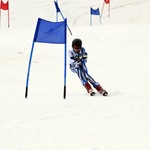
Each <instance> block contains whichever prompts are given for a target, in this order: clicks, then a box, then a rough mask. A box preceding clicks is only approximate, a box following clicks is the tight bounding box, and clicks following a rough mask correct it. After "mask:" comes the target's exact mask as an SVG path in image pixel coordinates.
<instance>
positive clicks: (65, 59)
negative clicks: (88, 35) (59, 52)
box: [63, 19, 67, 99]
mask: <svg viewBox="0 0 150 150" xmlns="http://www.w3.org/2000/svg"><path fill="white" fill-rule="evenodd" d="M66 25H67V19H65V45H64V95H63V97H64V99H66V76H67V67H66V66H67V32H66Z"/></svg>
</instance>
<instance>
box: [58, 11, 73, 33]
mask: <svg viewBox="0 0 150 150" xmlns="http://www.w3.org/2000/svg"><path fill="white" fill-rule="evenodd" d="M60 14H61V16H62V18H63V19H64V20H65V18H64V16H63V14H62V12H61V11H60ZM66 26H67V27H68V30H69V32H70V34H71V35H72V32H71V30H70V28H69V26H68V25H67V24H66Z"/></svg>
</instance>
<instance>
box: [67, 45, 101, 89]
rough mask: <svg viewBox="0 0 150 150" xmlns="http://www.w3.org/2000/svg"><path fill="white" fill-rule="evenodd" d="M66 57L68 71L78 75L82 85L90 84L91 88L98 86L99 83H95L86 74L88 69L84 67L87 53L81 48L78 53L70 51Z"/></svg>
mask: <svg viewBox="0 0 150 150" xmlns="http://www.w3.org/2000/svg"><path fill="white" fill-rule="evenodd" d="M68 55H69V65H70V69H71V71H72V72H74V73H76V74H77V75H78V77H79V79H80V80H81V82H82V84H83V85H85V84H86V83H87V82H90V83H91V84H92V85H93V87H97V86H99V83H98V82H96V81H95V80H94V79H93V78H92V77H91V76H90V75H89V73H88V69H87V66H86V62H87V53H86V51H85V48H83V47H82V48H81V49H80V51H79V52H75V51H74V50H73V49H71V50H70V51H69V53H68Z"/></svg>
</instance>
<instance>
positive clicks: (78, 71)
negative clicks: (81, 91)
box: [72, 68, 94, 95]
mask: <svg viewBox="0 0 150 150" xmlns="http://www.w3.org/2000/svg"><path fill="white" fill-rule="evenodd" d="M72 71H73V72H74V73H76V74H77V75H78V77H79V79H80V81H81V82H82V85H83V86H84V87H85V88H86V90H87V92H88V93H89V94H91V95H92V94H94V93H92V92H93V89H92V87H91V85H90V84H89V83H88V81H87V79H86V76H85V74H84V72H83V71H82V70H81V69H80V68H78V69H73V70H72Z"/></svg>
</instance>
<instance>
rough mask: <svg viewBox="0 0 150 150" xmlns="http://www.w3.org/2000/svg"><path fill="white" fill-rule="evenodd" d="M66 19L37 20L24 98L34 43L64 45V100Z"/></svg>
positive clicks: (26, 93) (26, 92)
mask: <svg viewBox="0 0 150 150" xmlns="http://www.w3.org/2000/svg"><path fill="white" fill-rule="evenodd" d="M66 27H67V19H64V21H62V22H51V21H47V20H44V19H40V18H38V21H37V26H36V30H35V34H34V38H33V43H32V48H31V53H30V58H29V64H28V71H27V79H26V91H25V98H27V96H28V84H29V75H30V68H31V61H32V55H33V49H34V44H35V42H41V43H54V44H64V94H63V97H64V99H65V98H66V64H67V45H66V41H67V33H66Z"/></svg>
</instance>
